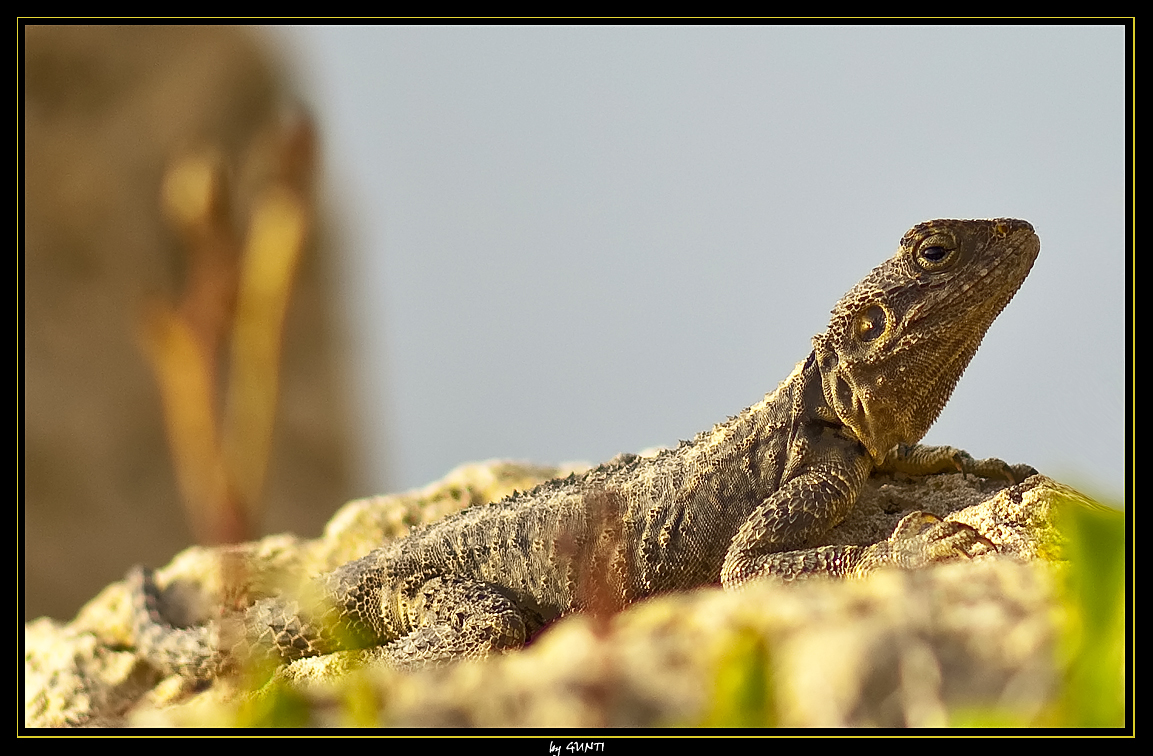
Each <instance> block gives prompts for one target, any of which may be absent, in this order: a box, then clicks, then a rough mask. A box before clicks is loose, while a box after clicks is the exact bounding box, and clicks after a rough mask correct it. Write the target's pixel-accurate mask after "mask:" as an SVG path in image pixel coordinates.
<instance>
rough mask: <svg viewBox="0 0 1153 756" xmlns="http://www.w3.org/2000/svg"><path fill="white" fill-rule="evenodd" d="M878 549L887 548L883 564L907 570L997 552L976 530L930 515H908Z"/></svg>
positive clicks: (919, 513)
mask: <svg viewBox="0 0 1153 756" xmlns="http://www.w3.org/2000/svg"><path fill="white" fill-rule="evenodd" d="M877 546H878V547H880V546H886V547H887V548H885V549H883V550H879V551H883V552H884V553H883V556H884V561H886V562H887V563H889V564H893V565H896V566H899V567H903V568H905V569H917V568H919V567H923V566H925V565H927V564H931V563H934V562H946V561H951V560H953V559H958V558H964V559H971V558H973V557H974V556H979V555H980V554H984V553H987V552H988V551H990V550H992V551H996V550H997V546H996V544H994V543H993V542H992V541H990V540H989V539H988V538H986V537H985V536H983V535H981V534H980V533H979V532H977V530H976V529H975V528H972V527H970V526H969V525H966V524H964V523H962V522H952V521H948V520H942V519H941V518H939V517H937V516H936V515H933V514H930V513H928V512H912V513H911V514H908V515H906V516H905V517H904V518H903V519H902V520H901V521H900V522H899V523H897V527H896V528H894V529H893V534H892V535H891V536H889V538H888V540H886V541H884V542H882V543H880V544H877ZM878 556H881V554H878Z"/></svg>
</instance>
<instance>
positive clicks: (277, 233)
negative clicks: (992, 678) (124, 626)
mask: <svg viewBox="0 0 1153 756" xmlns="http://www.w3.org/2000/svg"><path fill="white" fill-rule="evenodd" d="M275 147H276V151H275V154H274V156H273V164H274V170H273V171H272V175H271V176H270V177H269V180H268V181H267V183H266V184H265V185H264V186H262V187H261V188H260V190H259V191H258V192H257V194H256V197H255V200H254V202H253V204H252V207H251V209H250V212H249V214H248V217H247V219H246V223H244V224H243V225H244V226H246V231H245V233H244V234H243V236H242V235H241V234H240V233H238V232H237V230H236V228H235V227H234V226H233V223H232V218H231V210H232V208H231V198H230V196H229V192H228V186H227V181H226V166H225V165H224V159H223V157H222V156H221V153H220V152H219V151H217V150H215V149H212V148H206V149H201V150H199V151H195V152H190V153H187V154H184V155H182V156H180V157H178V158H177V159H176V160H174V161H173V162H172V163H171V164H170V166H169V169H168V171H167V173H166V175H165V178H164V184H163V187H162V190H161V202H162V205H163V209H164V212H165V214H166V216H167V217H168V219H169V221H170V222H171V223H172V224H173V226H175V227H176V228H177V229H178V230H179V232H180V234H181V237H182V239H183V242H184V248H185V250H186V251H187V256H188V259H187V274H186V277H185V290H184V292H183V296H182V298H181V300H180V302H178V303H177V304H175V305H173V304H172V303H169V302H166V301H163V300H155V301H153V302H151V303H150V304H149V306H148V308H147V310H146V312H145V314H144V318H143V325H142V329H141V340H142V343H143V347H144V351H145V353H146V355H147V357H148V361H149V363H150V364H151V365H152V369H153V371H154V372H155V375H156V381H157V383H158V384H159V387H160V394H161V399H162V401H163V404H164V422H165V429H166V432H167V435H168V443H169V447H170V450H171V454H172V461H173V465H174V466H175V468H176V478H177V481H178V482H179V485H180V490H181V493H182V495H183V497H184V502H185V506H186V507H187V513H188V518H189V522H190V524H191V526H192V528H193V531H194V532H195V533H196V536H197V539H198V540H199V541H200V542H201V543H236V542H239V541H244V540H248V539H250V538H252V537H254V535H255V530H256V525H257V523H258V522H259V520H260V514H261V511H260V506H261V489H262V486H263V482H264V475H265V470H266V468H267V466H268V458H269V453H270V447H271V441H272V429H273V423H274V420H275V415H276V401H277V389H278V372H279V365H280V346H281V335H282V332H283V328H284V318H285V313H286V311H287V309H288V299H289V295H290V293H291V291H292V283H293V279H294V277H295V273H296V269H297V264H298V262H299V259H300V255H301V251H302V249H303V247H304V243H305V240H306V239H307V236H308V232H309V228H310V226H311V223H312V220H313V217H312V216H313V205H312V202H313V197H312V177H313V165H314V162H315V133H314V131H313V127H312V124H311V121H310V120H309V119H308V118H307V117H305V116H304V115H302V114H300V115H295V116H294V117H293V118H292V119H291V120H288V119H286V121H285V122H284V123H282V124H281V126H280V130H279V132H278V133H277V134H276V136H275ZM238 225H240V224H238ZM226 347H227V349H228V359H227V362H226V365H225V367H224V368H223V369H222V368H221V367H220V363H221V362H222V359H221V357H222V353H223V350H224V349H225V348H226ZM225 371H226V375H225ZM218 394H220V395H222V396H223V402H222V401H221V399H220V396H218Z"/></svg>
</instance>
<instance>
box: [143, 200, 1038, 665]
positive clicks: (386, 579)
mask: <svg viewBox="0 0 1153 756" xmlns="http://www.w3.org/2000/svg"><path fill="white" fill-rule="evenodd" d="M1039 250H1040V242H1039V241H1038V239H1037V236H1036V234H1034V232H1033V228H1032V226H1030V225H1029V224H1028V223H1026V222H1025V221H1019V220H1009V219H999V220H936V221H930V222H928V223H923V224H920V225H918V226H916V227H914V228H913V229H911V230H910V231H909V232H908V233H907V234H905V236H904V238H902V239H901V243H900V247H899V249H898V251H897V253H896V255H895V256H893V257H892V258H890V259H889V260H887V261H886V262H884V263H883V264H881V265H880V266H878V267H877V268H875V269H874V270H873V271H872V272H871V273H869V275H867V276H866V277H865V278H864V280H862V281H861V282H860V283H859V284H857V285H856V286H854V287H853V288H852V289H851V290H850V291H849V292H848V293H847V294H846V295H845V296H844V297H843V298H842V299H841V300H840V301H839V302H838V303H837V305H836V306H835V307H834V308H833V313H832V314H833V317H832V320H831V321H830V323H829V327H828V329H827V330H826V331H825V332H824V333H822V334H820V335H818V336H816V337H814V338H813V351H812V352H811V353H810V354H809V356H808V357H807V358H806V359H805V360H804V361H802V362H801V363H799V364H798V365H797V367H796V368H795V369H794V370H793V372H792V374H791V375H789V377H788V378H786V379H785V380H784V381H783V382H782V383H781V384H780V385H779V386H778V387H777V389H776V390H775V391H773V392H772V393H770V394H768V395H767V396H766V397H765V398H764V399H762V400H761V401H760V402H758V403H757V404H755V405H753V406H752V407H749V408H748V409H746V410H744V411H743V412H741V413H740V414H738V415H736V416H734V417H732V418H730V419H728V420H727V421H725V422H723V423H721V424H719V425H717V426H715V427H714V428H713V429H712V430H709V431H706V432H704V433H701V434H700V435H698V436H697V437H696V438H694V439H693V440H692V441H688V442H682V443H681V444H680V446H678V447H677V448H676V449H671V450H667V451H664V452H662V453H660V454H659V455H657V456H655V457H648V458H641V457H637V456H634V455H621V456H620V457H618V458H616V459H614V460H613V461H611V462H609V463H606V464H604V465H601V466H600V467H597V468H595V469H593V470H590V471H589V472H588V473H586V474H584V475H581V476H570V477H568V478H565V479H558V480H553V481H549V482H547V483H545V484H543V485H541V486H538V487H537V488H535V489H533V490H531V491H528V492H526V493H516V494H513V495H512V496H510V497H508V498H506V499H504V500H502V501H500V502H496V503H492V504H488V505H485V506H479V507H472V508H469V509H466V510H464V511H462V512H459V513H457V514H455V515H452V516H450V517H447V518H445V519H444V520H442V521H440V522H437V523H434V524H432V525H430V526H427V527H425V528H422V529H418V530H416V531H414V532H413V533H411V534H410V535H409V536H407V537H405V538H403V539H400V540H398V541H395V542H393V543H390V544H387V545H385V546H384V547H382V548H380V549H378V550H376V551H373V552H372V553H370V554H368V555H367V556H365V557H363V558H361V559H358V560H356V561H353V562H350V563H348V564H346V565H344V566H343V567H341V568H339V569H337V570H335V571H334V572H331V573H329V574H327V575H323V576H321V577H319V578H317V580H316V583H315V586H316V589H315V590H314V591H313V593H314V594H315V595H314V596H313V598H312V599H311V600H308V601H304V600H300V601H286V600H284V599H281V598H273V599H266V600H264V601H260V602H258V603H257V604H255V605H254V606H253V607H251V608H250V609H249V610H247V612H246V613H245V614H244V616H243V618H241V621H240V625H241V628H240V630H238V631H237V632H235V633H233V635H235V636H236V640H235V641H233V642H230V643H221V641H220V636H221V635H222V633H221V631H220V628H219V627H217V626H216V625H214V624H210V625H207V626H202V627H195V628H186V629H179V630H178V629H174V628H171V627H169V626H168V625H167V624H166V623H164V621H163V619H162V618H161V617H160V613H159V612H158V610H157V600H156V589H155V586H154V585H152V582H151V579H150V577H149V573H148V572H147V571H145V570H142V569H139V568H137V569H136V570H134V571H133V572H132V573H130V582H131V584H132V587H133V595H134V597H135V601H136V606H137V610H138V611H137V613H136V614H137V619H136V625H135V630H136V636H137V647H138V650H139V652H140V653H141V654H142V655H144V656H145V657H146V658H149V659H151V660H152V661H153V662H154V663H155V664H157V665H158V666H160V667H161V668H163V669H166V670H169V671H174V672H179V673H182V674H186V675H191V676H194V677H201V678H204V677H209V676H212V675H214V674H218V673H219V672H221V671H222V670H223V669H225V668H226V667H228V666H229V665H231V664H235V663H246V662H247V661H249V660H251V659H253V658H257V659H259V658H271V659H273V660H291V659H295V658H299V657H302V656H310V655H315V654H322V653H328V652H331V651H334V650H336V649H339V648H344V647H359V646H370V645H378V646H381V647H382V649H383V653H384V655H385V656H386V657H387V658H388V659H389V660H390V661H391V662H392V663H393V664H395V665H397V666H400V667H408V666H420V665H425V664H432V663H439V662H443V661H447V660H451V659H457V658H462V657H481V656H485V655H487V654H489V653H491V652H493V651H498V650H502V649H508V648H516V647H518V646H520V645H522V644H523V643H524V642H525V641H526V639H527V638H528V637H530V636H531V634H532V633H533V632H534V631H535V630H537V629H538V628H540V627H541V626H542V625H543V624H545V623H547V622H549V621H550V620H552V619H554V618H556V617H557V616H559V615H561V614H563V613H566V612H570V611H574V610H580V609H582V608H588V607H598V606H603V605H605V604H607V605H609V606H612V607H619V606H623V605H625V604H628V603H630V602H632V601H635V600H637V599H640V598H643V597H645V596H651V595H653V594H656V593H661V592H664V591H671V590H677V589H685V588H692V587H696V586H701V585H710V584H717V583H720V584H723V585H724V586H725V588H727V589H737V588H739V587H740V586H741V585H742V584H743V583H745V582H746V581H748V580H751V579H754V578H758V577H762V576H775V577H777V578H781V579H794V578H797V577H804V576H809V575H817V574H827V575H834V576H845V575H861V574H864V573H867V572H869V571H871V570H874V569H877V568H878V567H883V566H888V565H891V566H899V567H904V568H916V567H920V566H923V565H925V564H928V563H931V562H936V561H944V560H948V559H953V558H959V557H967V556H970V555H971V554H972V553H973V550H974V549H975V548H976V547H977V546H978V545H982V546H983V547H986V548H987V547H988V546H991V544H990V543H989V541H987V540H986V539H985V538H983V537H982V536H981V535H980V534H979V533H977V532H976V531H974V530H973V529H972V528H970V527H968V526H966V525H962V524H959V523H952V522H941V521H939V520H936V518H933V517H932V516H929V515H925V514H923V513H920V512H914V513H912V514H910V515H909V516H907V517H906V518H905V519H904V520H902V521H901V523H900V524H899V525H898V526H897V528H896V530H895V531H894V533H893V536H892V537H890V538H889V539H888V540H886V541H883V542H881V543H878V544H874V545H873V546H868V547H858V546H840V547H821V548H815V549H814V548H809V547H810V546H811V544H813V543H814V541H816V540H817V539H819V538H820V537H821V536H822V535H823V534H825V533H826V532H827V531H828V530H829V529H830V528H832V527H833V526H834V525H836V524H837V523H839V522H840V521H841V520H843V519H844V517H845V515H846V514H847V513H848V512H849V511H850V509H851V508H852V506H853V504H854V502H855V501H856V499H857V495H858V493H859V492H860V490H861V487H862V485H863V484H864V481H865V479H866V478H867V477H868V476H869V474H870V473H871V472H872V471H873V470H875V469H882V470H901V471H904V472H909V473H922V474H928V473H934V472H942V471H946V470H949V471H956V470H961V471H965V472H973V473H978V474H982V475H1001V476H1004V477H1007V478H1009V479H1010V480H1014V481H1016V480H1018V479H1020V478H1022V477H1023V476H1024V475H1026V474H1028V473H1029V472H1031V470H1030V469H1028V468H1023V467H1018V468H1011V467H1009V466H1008V465H1006V464H1005V463H1003V462H1000V461H999V460H980V461H978V460H974V459H972V458H971V457H970V456H969V455H968V454H966V453H964V452H961V451H959V450H956V449H952V448H950V447H921V446H915V444H916V442H917V441H919V440H920V439H921V438H922V437H923V436H924V434H925V433H926V431H928V429H929V427H930V426H931V425H932V424H933V422H934V420H936V418H937V416H938V415H939V414H940V412H941V409H942V408H943V407H944V406H945V402H946V401H947V400H948V398H949V395H950V394H951V393H952V391H953V387H954V386H955V385H956V383H957V381H958V380H959V379H960V377H961V373H962V372H963V371H964V369H965V367H966V366H967V365H968V363H969V360H970V359H972V357H973V355H974V353H975V352H976V351H977V347H978V346H979V345H980V343H981V339H982V338H983V337H984V335H985V332H986V331H987V330H988V328H989V326H990V325H991V324H992V323H993V320H994V319H995V318H996V317H997V315H998V314H999V313H1000V312H1001V310H1002V309H1003V308H1004V307H1005V305H1006V304H1008V303H1009V300H1010V299H1012V297H1013V295H1014V294H1015V293H1016V291H1017V289H1018V288H1019V287H1020V285H1021V283H1022V282H1023V281H1024V280H1025V277H1026V276H1027V275H1028V273H1029V270H1030V268H1031V267H1032V265H1033V261H1034V260H1035V259H1036V257H1037V253H1038V252H1039ZM302 601H303V602H304V604H307V605H302V603H301V602H302Z"/></svg>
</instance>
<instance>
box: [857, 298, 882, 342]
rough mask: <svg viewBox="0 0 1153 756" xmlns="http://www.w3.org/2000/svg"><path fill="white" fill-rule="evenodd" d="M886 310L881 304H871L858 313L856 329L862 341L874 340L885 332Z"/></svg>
mask: <svg viewBox="0 0 1153 756" xmlns="http://www.w3.org/2000/svg"><path fill="white" fill-rule="evenodd" d="M886 320H887V319H886V317H885V310H884V308H882V307H880V306H879V305H869V306H868V307H866V308H865V309H864V310H862V311H861V312H860V314H858V315H857V322H856V324H855V330H856V333H857V338H858V339H860V340H861V341H865V342H868V341H874V340H875V339H877V338H878V337H879V336H880V335H881V334H882V333H884V332H885V324H886Z"/></svg>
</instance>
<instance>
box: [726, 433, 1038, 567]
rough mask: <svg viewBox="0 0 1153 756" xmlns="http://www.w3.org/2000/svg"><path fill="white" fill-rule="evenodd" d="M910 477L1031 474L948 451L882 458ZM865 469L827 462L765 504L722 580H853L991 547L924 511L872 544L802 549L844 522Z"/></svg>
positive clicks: (855, 458)
mask: <svg viewBox="0 0 1153 756" xmlns="http://www.w3.org/2000/svg"><path fill="white" fill-rule="evenodd" d="M894 459H895V460H896V462H895V464H894V465H893V467H892V468H891V469H898V470H901V471H902V472H907V473H909V474H920V475H926V474H934V473H941V472H952V471H954V470H956V469H958V467H960V468H961V469H962V470H964V471H965V472H973V473H976V474H981V475H985V476H989V475H990V474H991V473H992V474H997V475H1003V476H1005V477H1007V478H1008V479H1009V480H1011V481H1014V480H1015V479H1016V478H1017V477H1021V478H1022V479H1023V478H1024V477H1027V476H1028V475H1030V474H1034V473H1035V472H1036V471H1035V470H1033V469H1032V468H1030V467H1028V466H1027V465H1018V466H1015V467H1014V466H1010V465H1007V464H1006V463H1004V462H1002V461H1001V460H997V459H989V460H974V459H973V458H972V457H971V456H969V455H968V454H967V453H965V452H963V451H960V450H957V449H953V448H952V447H924V446H901V447H897V448H896V449H894V452H893V453H891V454H890V457H889V458H888V459H886V465H888V464H890V460H894ZM871 469H872V465H871V463H870V462H869V460H868V458H867V457H866V456H865V455H863V454H858V455H853V454H848V455H845V456H842V457H840V458H837V457H830V458H826V460H825V461H824V464H822V465H818V466H814V467H813V468H811V469H809V470H807V471H805V472H803V473H802V474H800V475H798V476H796V477H794V478H792V479H791V480H789V481H788V482H787V483H786V485H785V486H783V487H782V488H781V489H779V490H778V491H777V492H776V493H774V494H773V495H772V496H770V497H768V498H767V499H765V501H764V502H763V503H762V504H761V506H760V507H758V508H757V510H756V511H755V512H754V513H753V514H752V516H751V517H749V519H748V520H747V521H746V522H745V523H744V524H743V525H742V527H741V529H740V531H738V533H737V535H736V537H735V538H733V542H732V544H731V545H730V547H729V550H728V552H727V554H726V555H725V562H724V566H723V568H722V571H721V582H722V584H723V585H724V586H725V587H726V588H729V589H731V588H735V587H738V586H739V585H741V584H742V583H744V582H746V581H748V580H751V579H753V578H756V577H762V576H773V577H776V578H779V579H782V580H795V579H798V578H804V577H809V576H814V575H827V576H830V577H848V576H854V577H859V576H862V575H865V574H867V573H869V572H872V571H873V570H876V569H878V568H880V567H886V566H892V567H899V568H903V569H917V568H920V567H923V566H925V565H927V564H931V563H933V562H942V561H948V560H951V559H956V558H969V557H972V556H974V555H975V554H976V553H978V552H980V551H983V550H986V549H995V548H996V547H995V546H994V545H993V543H992V542H991V541H989V540H988V539H987V538H985V537H984V536H982V535H981V534H980V533H978V532H977V531H976V530H974V529H973V528H972V527H970V526H968V525H965V524H963V523H959V522H949V521H943V520H941V519H940V518H938V517H936V516H935V515H932V514H929V513H926V512H920V511H917V512H912V513H910V514H909V515H906V516H905V517H904V518H903V519H902V520H901V522H899V523H898V524H897V527H896V528H895V529H894V530H893V533H892V535H890V536H889V538H887V539H886V540H884V541H881V542H879V543H875V544H873V545H871V546H820V547H817V548H811V549H805V548H801V547H803V546H804V545H806V544H807V543H810V542H811V541H812V540H813V539H815V538H817V537H819V536H821V535H823V534H824V533H825V532H827V531H828V530H829V529H831V528H832V527H833V526H834V525H836V524H837V523H838V522H840V521H841V520H842V519H844V517H845V515H846V514H848V512H849V510H850V509H851V508H852V505H853V503H854V502H855V501H856V498H857V495H858V494H859V493H860V490H861V486H862V485H863V484H864V481H865V478H866V477H868V474H869V472H870V470H871Z"/></svg>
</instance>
